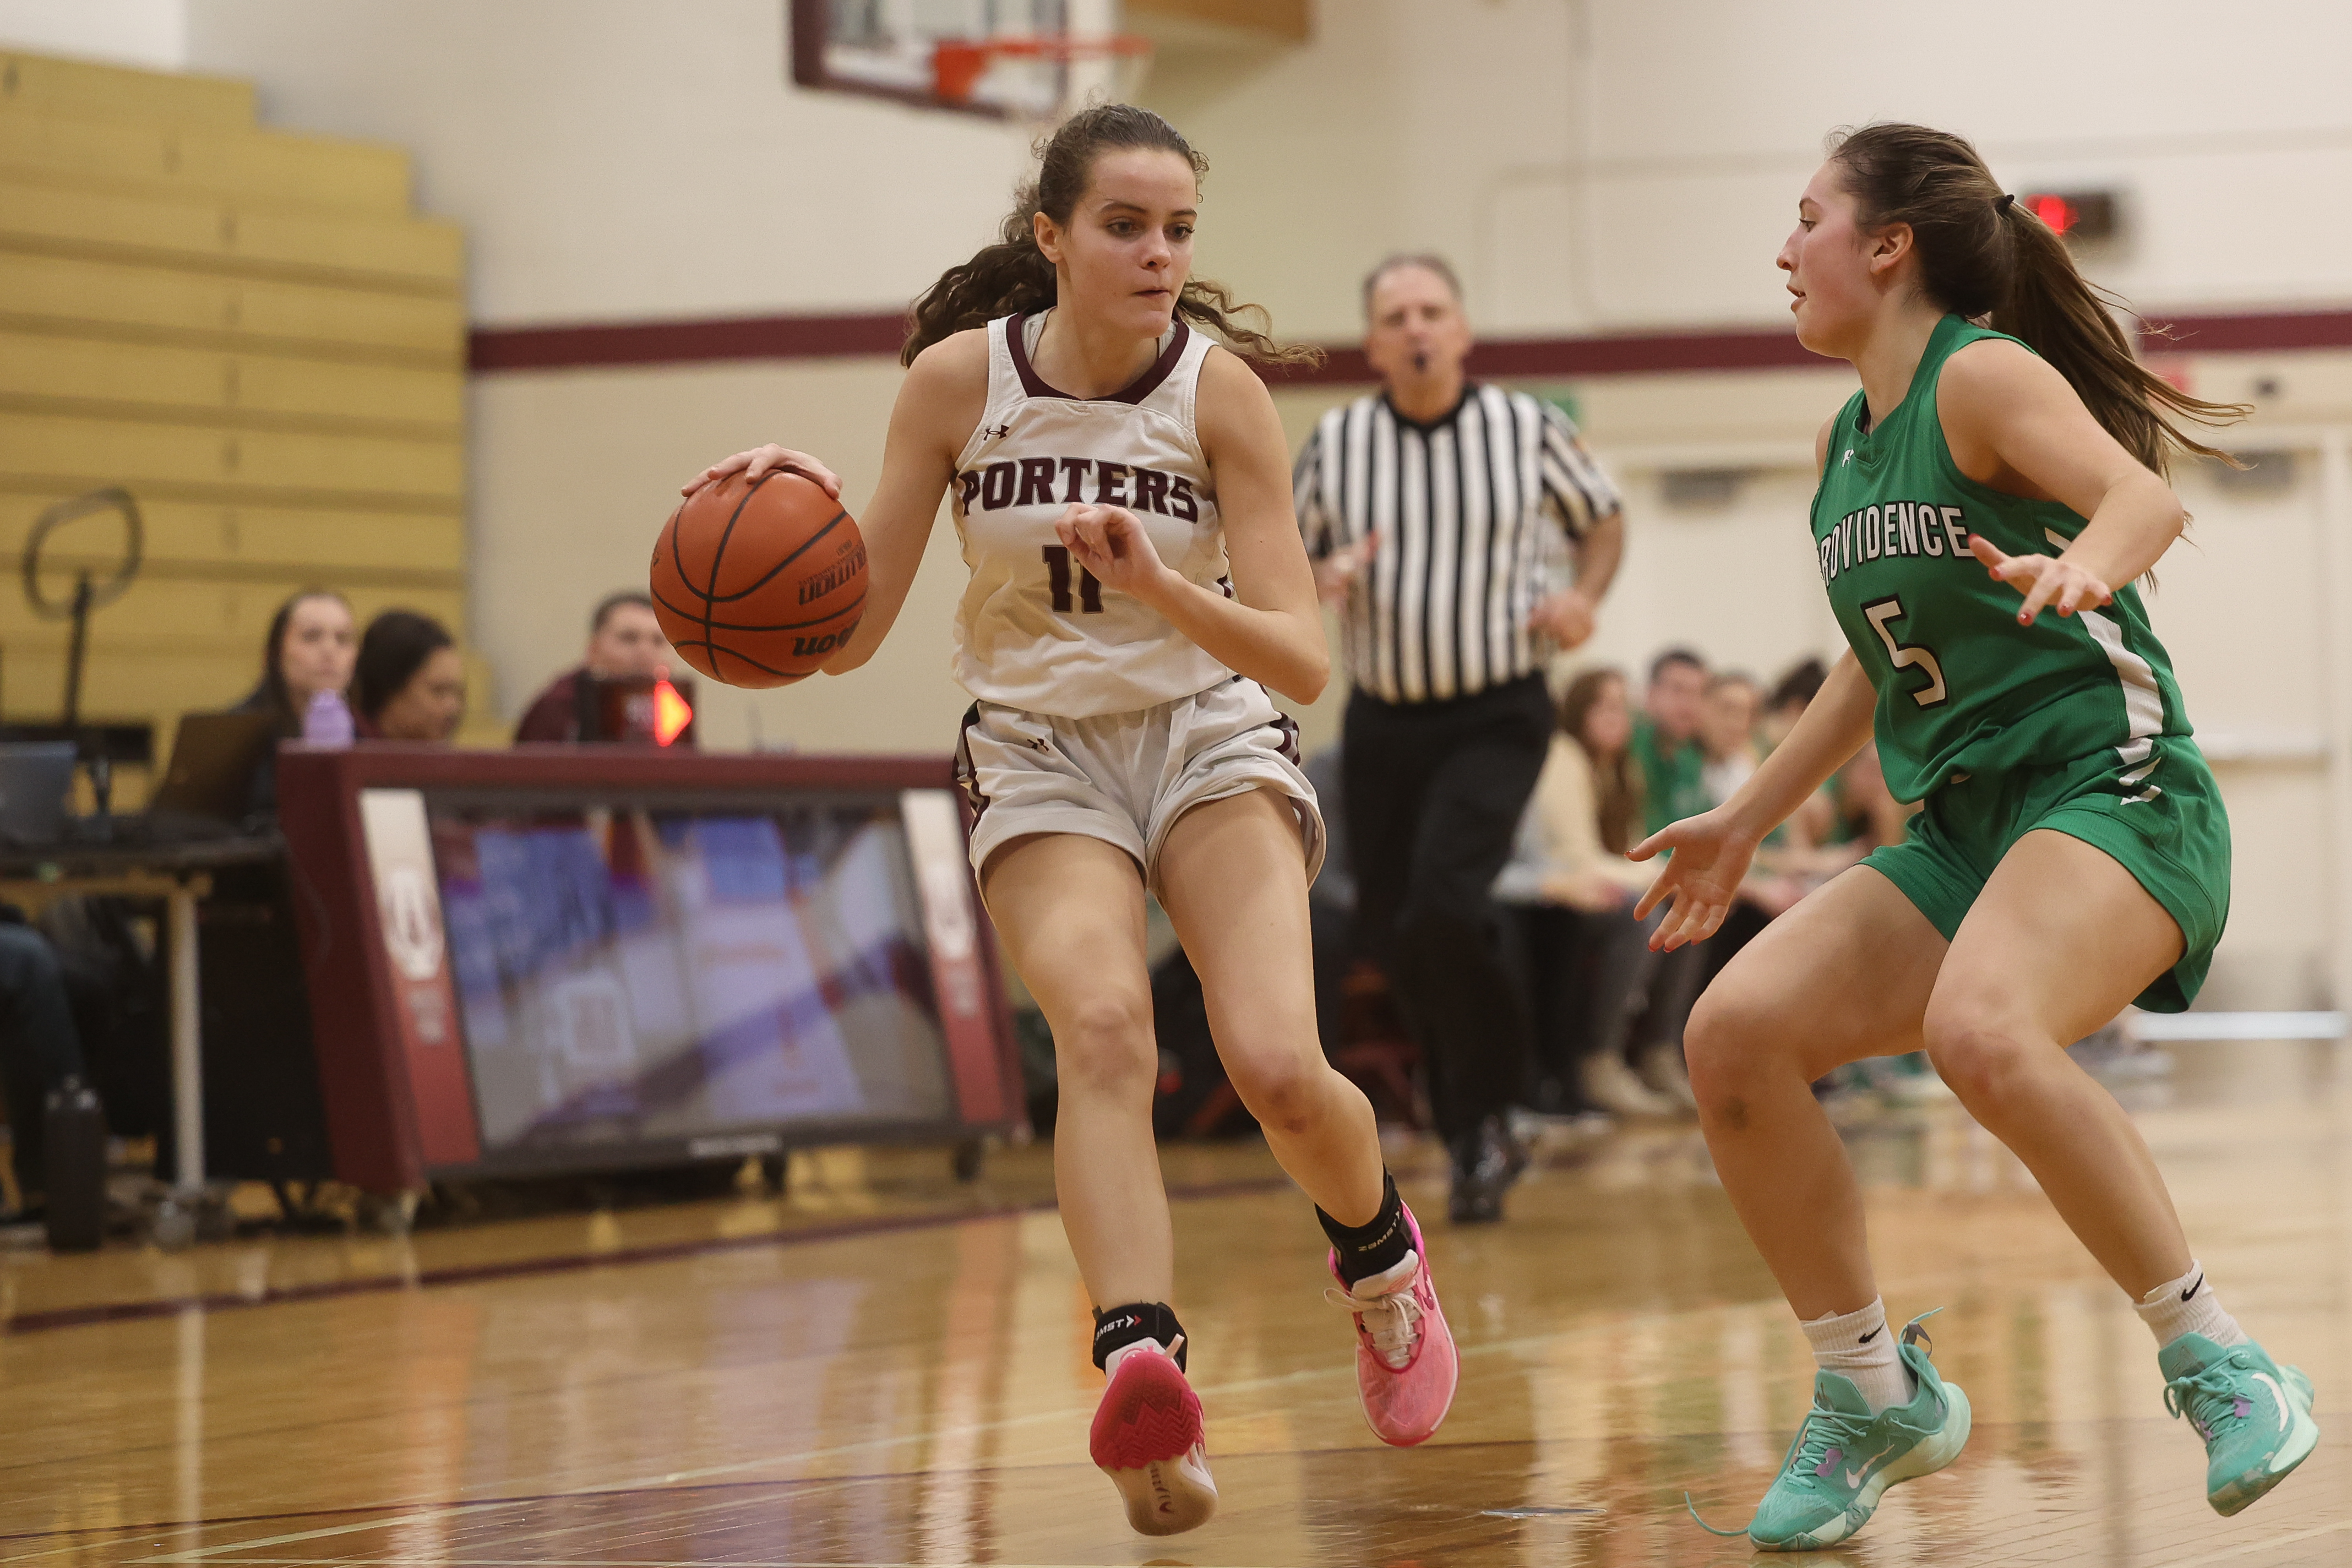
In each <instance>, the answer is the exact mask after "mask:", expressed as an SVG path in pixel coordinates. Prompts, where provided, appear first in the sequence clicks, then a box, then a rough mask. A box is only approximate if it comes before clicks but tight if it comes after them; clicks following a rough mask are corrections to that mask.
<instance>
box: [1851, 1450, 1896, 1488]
mask: <svg viewBox="0 0 2352 1568" xmlns="http://www.w3.org/2000/svg"><path fill="white" fill-rule="evenodd" d="M1893 1452H1895V1445H1894V1444H1892V1443H1889V1444H1888V1445H1887V1446H1886V1447H1884V1448H1881V1449H1880V1450H1878V1452H1876V1453H1875V1454H1873V1455H1872V1456H1871V1457H1870V1458H1867V1459H1864V1461H1863V1462H1862V1463H1861V1464H1860V1465H1858V1466H1856V1465H1848V1466H1847V1467H1846V1471H1845V1484H1846V1485H1848V1486H1850V1487H1858V1486H1860V1485H1862V1479H1863V1478H1864V1476H1866V1475H1868V1474H1870V1468H1871V1467H1872V1466H1873V1465H1875V1464H1876V1463H1878V1461H1879V1460H1881V1459H1883V1458H1886V1456H1887V1455H1889V1454H1891V1453H1893Z"/></svg>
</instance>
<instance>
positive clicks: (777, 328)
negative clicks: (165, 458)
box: [471, 310, 2352, 386]
mask: <svg viewBox="0 0 2352 1568" xmlns="http://www.w3.org/2000/svg"><path fill="white" fill-rule="evenodd" d="M2147 325H2148V326H2149V327H2150V328H2156V327H2167V328H2169V329H2170V330H2171V331H2172V333H2173V335H2174V339H2175V341H2174V342H2170V343H2166V342H2163V341H2162V340H2150V341H2148V342H2147V343H2146V344H2145V345H2144V346H2145V347H2147V348H2148V349H2150V350H2156V351H2162V350H2165V349H2167V348H2169V349H2171V350H2174V351H2177V352H2180V353H2263V352H2269V351H2273V350H2280V349H2339V348H2352V310H2258V311H2243V312H2226V313H2215V314H2211V315H2185V316H2170V317H2157V316H2150V317H2148V318H2147ZM906 333H907V322H906V318H905V316H903V315H900V314H895V313H894V314H887V315H886V314H869V315H837V316H749V317H742V318H739V319H733V320H726V321H635V322H623V323H617V324H614V325H610V326H565V327H478V328H476V329H475V330H474V333H473V339H472V350H471V359H472V364H473V368H474V369H476V370H478V371H497V370H554V369H562V368H581V367H586V366H593V365H615V364H656V363H691V362H696V361H709V360H756V359H821V358H825V357H828V356H833V355H842V354H869V355H871V354H896V353H898V347H899V344H900V343H901V342H904V341H905V338H906ZM1829 363H1832V361H1829V360H1825V359H1823V358H1822V357H1821V356H1820V355H1818V354H1815V353H1810V352H1808V351H1807V350H1806V349H1805V348H1804V346H1803V345H1801V343H1799V342H1797V336H1796V333H1795V331H1793V330H1790V329H1787V328H1781V327H1766V328H1731V329H1726V330H1723V331H1697V332H1604V333H1600V334H1597V335H1593V336H1590V337H1543V338H1488V339H1486V340H1484V341H1482V342H1480V343H1479V344H1478V346H1477V347H1476V348H1475V349H1474V350H1472V351H1471V354H1470V373H1471V374H1473V375H1486V376H1514V377H1545V376H1563V377H1565V376H1579V375H1643V374H1658V373H1665V372H1691V371H1719V370H1779V369H1784V368H1787V367H1789V366H1791V365H1825V364H1829ZM1256 368H1257V370H1258V373H1259V374H1262V375H1264V376H1265V378H1266V379H1267V380H1269V381H1274V382H1279V383H1284V384H1297V385H1309V386H1312V385H1325V384H1329V385H1340V386H1364V385H1370V384H1373V383H1375V382H1377V381H1379V380H1380V377H1379V376H1377V375H1374V374H1372V369H1371V366H1370V365H1369V364H1367V363H1365V361H1364V352H1363V350H1361V349H1360V348H1357V347H1355V346H1353V345H1348V346H1341V347H1333V348H1330V349H1328V350H1327V351H1326V353H1325V357H1324V360H1323V363H1321V364H1319V365H1291V366H1284V365H1260V366H1258V367H1256Z"/></svg>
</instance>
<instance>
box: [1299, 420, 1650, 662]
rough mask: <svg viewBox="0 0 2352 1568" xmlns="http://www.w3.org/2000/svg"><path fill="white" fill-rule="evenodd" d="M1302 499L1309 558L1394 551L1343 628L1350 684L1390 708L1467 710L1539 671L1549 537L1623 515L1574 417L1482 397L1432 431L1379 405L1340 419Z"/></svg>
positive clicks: (1307, 462) (1326, 435) (1360, 581)
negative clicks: (1449, 702) (1366, 546)
mask: <svg viewBox="0 0 2352 1568" xmlns="http://www.w3.org/2000/svg"><path fill="white" fill-rule="evenodd" d="M1292 485H1293V489H1294V490H1295V492H1296V495H1297V504H1298V526H1299V528H1300V530H1301V531H1304V532H1305V534H1306V536H1307V553H1308V554H1309V555H1312V556H1314V557H1316V558H1318V559H1320V558H1322V557H1323V556H1326V555H1328V554H1330V553H1331V552H1334V551H1337V550H1340V549H1344V548H1346V547H1347V546H1349V545H1351V544H1353V543H1355V542H1357V541H1359V540H1360V539H1362V538H1363V537H1364V536H1365V535H1366V534H1368V533H1370V534H1377V535H1378V536H1379V542H1378V543H1377V544H1376V545H1375V547H1374V550H1373V552H1372V556H1371V560H1370V564H1369V565H1368V566H1367V567H1366V569H1365V571H1364V572H1363V574H1361V575H1360V576H1359V577H1358V578H1357V579H1356V581H1355V584H1354V585H1353V586H1351V587H1350V588H1349V591H1348V602H1347V605H1346V606H1345V608H1344V610H1343V612H1342V614H1341V616H1340V617H1339V619H1340V627H1341V631H1342V633H1343V637H1344V642H1345V651H1346V657H1347V661H1348V674H1349V679H1351V680H1352V681H1353V682H1354V683H1355V684H1356V686H1357V687H1359V688H1360V689H1363V690H1365V691H1368V692H1370V694H1371V695H1373V696H1375V697H1378V698H1380V699H1381V700H1383V701H1387V702H1427V701H1433V700H1441V701H1442V700H1446V699H1449V698H1455V697H1468V696H1471V695H1472V694H1474V693H1475V692H1479V691H1483V690H1485V689H1486V688H1487V687H1490V686H1498V685H1501V684H1502V683H1503V682H1505V681H1508V680H1514V679H1517V678H1518V677H1520V676H1523V675H1526V674H1528V672H1529V671H1531V670H1533V669H1535V668H1537V666H1538V656H1537V651H1536V648H1535V647H1534V640H1533V639H1532V638H1531V637H1529V636H1528V612H1529V611H1531V610H1533V609H1534V608H1535V605H1536V602H1537V600H1538V598H1540V597H1541V596H1542V595H1543V594H1544V592H1545V591H1546V585H1545V578H1544V566H1543V561H1544V540H1543V537H1542V530H1543V529H1544V528H1545V527H1546V526H1552V527H1558V528H1560V529H1563V530H1565V531H1566V532H1567V536H1568V538H1569V539H1570V541H1575V540H1580V539H1581V538H1583V536H1584V533H1585V531H1586V530H1587V529H1589V528H1591V526H1592V525H1593V524H1594V523H1596V522H1598V521H1601V520H1602V519H1603V518H1606V517H1608V516H1609V515H1610V514H1611V513H1612V512H1614V511H1615V510H1618V499H1617V490H1616V487H1615V486H1613V485H1612V484H1611V483H1610V482H1609V479H1608V477H1607V476H1606V475H1604V474H1603V473H1601V467H1600V465H1599V464H1597V463H1595V462H1594V461H1593V460H1592V456H1591V453H1589V452H1587V451H1586V450H1585V449H1584V443H1583V442H1582V441H1580V439H1578V437H1577V434H1576V426H1575V425H1574V424H1573V423H1571V422H1570V419H1569V417H1568V416H1567V415H1565V414H1563V413H1561V412H1560V411H1559V409H1558V408H1557V407H1555V406H1553V405H1551V404H1549V403H1545V402H1542V401H1540V400H1539V399H1538V398H1535V397H1531V396H1529V395H1528V394H1526V393H1524V392H1507V391H1505V390H1504V389H1503V388H1501V387H1499V386H1486V385H1480V384H1475V383H1474V384H1472V385H1471V386H1470V387H1469V389H1468V390H1467V391H1465V393H1464V394H1463V397H1462V401H1461V402H1460V403H1459V404H1457V405H1454V412H1453V413H1451V414H1449V415H1447V416H1445V417H1444V418H1442V419H1440V420H1438V421H1436V422H1435V423H1434V424H1430V425H1420V424H1416V423H1414V422H1413V421H1412V420H1410V419H1407V418H1404V417H1403V416H1401V415H1399V414H1398V413H1397V412H1396V410H1395V409H1393V408H1391V407H1390V406H1389V401H1388V399H1387V398H1386V397H1385V396H1382V395H1377V394H1376V395H1372V396H1370V397H1360V398H1358V399H1357V400H1356V401H1355V402H1353V403H1350V404H1349V405H1346V406H1345V407H1341V408H1335V409H1333V410H1331V412H1330V413H1328V414H1326V415H1325V416H1323V418H1322V420H1321V422H1320V423H1318V425H1317V426H1315V433H1314V434H1313V435H1312V436H1310V437H1307V445H1306V447H1303V448H1302V449H1301V450H1300V452H1299V454H1298V462H1297V467H1296V468H1294V469H1293V470H1292Z"/></svg>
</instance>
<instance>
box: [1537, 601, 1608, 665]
mask: <svg viewBox="0 0 2352 1568" xmlns="http://www.w3.org/2000/svg"><path fill="white" fill-rule="evenodd" d="M1599 625H1600V618H1599V616H1596V615H1595V614H1594V613H1593V607H1592V601H1591V600H1590V599H1588V598H1586V597H1585V596H1584V595H1582V594H1580V593H1579V592H1577V590H1575V589H1574V588H1562V589H1561V590H1560V591H1559V593H1557V594H1549V595H1545V596H1544V597H1543V598H1542V599H1541V600H1539V601H1538V602H1537V605H1536V607H1535V608H1534V609H1532V610H1529V611H1528V630H1529V631H1536V632H1541V633H1543V634H1545V635H1546V636H1548V637H1550V638H1551V640H1552V641H1554V642H1555V643H1558V644H1559V647H1560V651H1562V652H1563V653H1564V652H1566V651H1567V650H1569V649H1570V648H1573V647H1582V646H1583V645H1584V644H1585V643H1586V642H1588V641H1590V640H1591V637H1592V633H1593V629H1594V628H1595V627H1596V626H1599Z"/></svg>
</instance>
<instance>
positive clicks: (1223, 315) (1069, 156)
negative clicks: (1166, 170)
mask: <svg viewBox="0 0 2352 1568" xmlns="http://www.w3.org/2000/svg"><path fill="white" fill-rule="evenodd" d="M1130 147H1139V148H1147V149H1150V150H1154V151H1158V152H1165V153H1175V154H1176V155H1177V156H1178V157H1180V158H1181V159H1183V160H1184V161H1185V162H1186V163H1190V164H1191V165H1192V175H1193V178H1194V179H1196V180H1197V179H1199V178H1200V176H1202V175H1203V174H1207V173H1208V172H1209V161H1208V160H1207V159H1206V158H1203V157H1202V156H1201V154H1200V153H1196V152H1194V151H1193V150H1192V143H1190V142H1186V141H1185V140H1184V138H1183V137H1182V136H1181V134H1179V133H1178V132H1177V130H1176V128H1175V127H1174V126H1172V125H1171V124H1169V123H1168V121H1165V120H1162V119H1161V118H1160V116H1158V115H1157V114H1154V113H1152V112H1151V110H1148V109H1138V108H1136V107H1135V106H1134V105H1132V104H1126V103H1102V104H1097V105H1095V106H1094V107H1093V108H1091V109H1082V110H1079V111H1078V112H1077V113H1076V114H1074V115H1072V116H1070V118H1069V119H1067V120H1066V121H1063V122H1062V124H1061V126H1060V127H1059V128H1058V129H1057V130H1055V132H1054V133H1053V134H1052V135H1051V136H1050V137H1048V138H1047V139H1046V140H1045V142H1044V143H1042V144H1041V145H1040V146H1039V148H1038V149H1037V157H1038V164H1039V167H1038V173H1037V178H1036V179H1034V180H1032V181H1030V182H1028V183H1027V184H1024V185H1023V186H1022V187H1021V189H1020V192H1019V194H1018V195H1017V196H1016V198H1015V200H1014V202H1013V211H1012V212H1011V213H1010V214H1008V215H1007V216H1006V217H1005V219H1004V223H1003V227H1002V228H1000V229H999V230H998V231H997V232H998V238H997V243H996V244H994V245H992V246H990V247H987V248H986V249H985V250H982V251H981V252H980V253H979V254H978V255H976V256H974V257H973V258H971V260H969V261H967V262H964V263H963V264H961V266H957V267H950V268H948V269H947V270H946V271H945V272H943V273H941V274H940V280H939V281H938V282H936V283H934V284H932V285H931V286H930V288H929V289H926V290H924V292H923V295H922V297H921V298H920V299H919V300H916V301H915V303H914V307H913V309H912V310H910V311H909V312H908V325H907V342H906V344H905V346H904V347H903V348H901V349H900V351H899V353H898V362H899V363H901V364H912V363H915V356H916V355H917V354H919V353H922V352H923V351H924V350H925V349H927V348H929V347H930V346H931V345H932V344H933V343H936V342H940V341H942V340H943V339H946V338H948V337H950V336H952V335H954V334H955V333H957V332H961V331H967V330H969V329H971V328H973V327H980V326H985V325H987V324H988V323H989V322H991V321H995V320H996V319H997V318H998V317H1000V316H1009V315H1013V314H1014V313H1016V312H1017V313H1021V314H1029V313H1033V312H1035V311H1038V310H1045V309H1046V308H1047V307H1049V306H1051V305H1052V304H1053V303H1054V302H1055V298H1056V294H1057V290H1058V279H1057V278H1056V275H1055V270H1054V264H1053V263H1052V262H1051V261H1048V260H1046V259H1045V252H1044V251H1042V250H1040V249H1038V248H1037V230H1036V217H1037V215H1038V214H1039V213H1043V214H1045V216H1047V217H1049V218H1051V219H1053V220H1054V221H1055V223H1057V224H1067V223H1068V222H1069V221H1070V216H1071V215H1072V214H1073V213H1075V212H1076V210H1077V205H1078V200H1079V198H1080V197H1082V196H1084V195H1086V193H1087V181H1088V180H1089V179H1090V178H1092V176H1093V174H1094V163H1095V159H1096V157H1097V155H1099V154H1101V153H1108V152H1115V151H1118V150H1120V149H1123V148H1130ZM1176 314H1177V315H1179V316H1181V317H1182V318H1184V319H1185V320H1186V321H1191V322H1193V323H1194V324H1196V325H1199V326H1202V327H1205V328H1207V329H1208V330H1209V331H1212V332H1213V333H1214V334H1215V335H1216V336H1217V337H1218V338H1220V339H1222V340H1223V342H1224V343H1225V345H1226V346H1227V347H1229V348H1231V349H1232V350H1233V351H1234V353H1239V354H1241V355H1243V356H1244V357H1245V358H1248V359H1254V360H1258V361H1262V362H1264V363H1269V364H1285V365H1288V364H1312V363H1317V362H1318V361H1319V360H1320V359H1321V358H1322V353H1321V352H1320V351H1319V350H1317V349H1315V348H1313V347H1310V346H1307V345H1305V344H1289V345H1285V344H1282V343H1278V342H1275V340H1274V339H1273V338H1272V337H1271V336H1269V335H1267V334H1266V333H1265V332H1263V331H1255V330H1253V329H1252V328H1249V327H1246V326H1244V325H1242V324H1241V322H1239V321H1236V320H1234V318H1235V317H1237V316H1255V318H1256V319H1257V320H1258V321H1260V322H1261V323H1264V324H1265V325H1267V326H1269V327H1270V326H1271V325H1272V322H1271V321H1269V319H1268V318H1267V316H1266V313H1265V310H1264V309H1263V308H1262V307H1260V306H1256V305H1244V304H1238V303H1236V302H1235V301H1234V297H1233V295H1232V293H1231V291H1229V290H1228V289H1225V288H1224V287H1223V286H1222V285H1220V284H1216V283H1211V282H1208V281H1206V280H1204V279H1197V278H1196V279H1186V281H1185V284H1184V287H1183V289H1181V291H1180V292H1179V293H1178V295H1177V297H1176Z"/></svg>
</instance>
